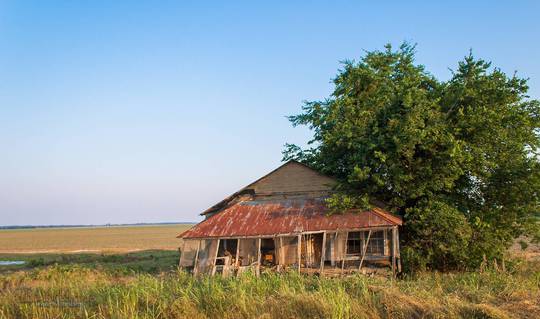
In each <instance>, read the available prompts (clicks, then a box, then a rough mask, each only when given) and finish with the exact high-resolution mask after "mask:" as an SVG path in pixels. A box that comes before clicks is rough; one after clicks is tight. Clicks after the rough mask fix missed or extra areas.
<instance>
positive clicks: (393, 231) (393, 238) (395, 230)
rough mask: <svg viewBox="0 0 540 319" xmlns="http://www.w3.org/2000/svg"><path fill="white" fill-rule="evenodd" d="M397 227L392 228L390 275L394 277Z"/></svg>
mask: <svg viewBox="0 0 540 319" xmlns="http://www.w3.org/2000/svg"><path fill="white" fill-rule="evenodd" d="M396 234H397V226H394V227H392V274H393V275H394V276H395V275H396V252H397V247H396V243H397V237H396Z"/></svg>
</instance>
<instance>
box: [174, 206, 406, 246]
mask: <svg viewBox="0 0 540 319" xmlns="http://www.w3.org/2000/svg"><path fill="white" fill-rule="evenodd" d="M327 212H328V208H327V207H326V205H325V203H324V200H321V199H286V200H252V201H244V202H239V203H236V204H234V205H232V206H230V207H228V208H226V209H224V210H223V211H221V212H219V213H217V214H215V215H214V216H211V217H210V218H208V219H206V220H204V221H202V222H201V223H199V224H197V225H196V226H194V227H193V228H191V229H189V230H187V231H185V232H184V233H182V234H180V235H179V236H178V237H180V238H211V237H246V236H261V235H262V236H273V235H279V234H293V233H301V232H314V231H323V230H326V231H331V230H339V229H358V228H370V227H391V226H396V225H401V218H399V217H397V216H395V215H392V214H390V213H388V212H386V211H384V210H382V209H379V208H374V209H372V210H368V211H362V212H347V213H341V214H332V215H330V216H327V215H326V213H327Z"/></svg>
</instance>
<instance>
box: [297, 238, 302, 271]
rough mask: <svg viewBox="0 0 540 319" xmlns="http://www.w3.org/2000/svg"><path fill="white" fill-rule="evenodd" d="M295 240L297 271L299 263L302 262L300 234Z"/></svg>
mask: <svg viewBox="0 0 540 319" xmlns="http://www.w3.org/2000/svg"><path fill="white" fill-rule="evenodd" d="M297 241H298V243H297V247H296V253H297V257H298V272H300V264H301V263H302V234H299V235H298V240H297Z"/></svg>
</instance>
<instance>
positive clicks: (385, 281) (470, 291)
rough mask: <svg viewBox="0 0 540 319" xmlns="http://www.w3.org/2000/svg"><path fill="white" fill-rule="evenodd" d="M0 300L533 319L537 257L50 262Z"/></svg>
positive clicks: (76, 311) (153, 313) (33, 304)
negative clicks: (247, 269) (382, 264)
mask: <svg viewBox="0 0 540 319" xmlns="http://www.w3.org/2000/svg"><path fill="white" fill-rule="evenodd" d="M0 300H1V302H0V318H190V319H195V318H515V317H523V318H527V317H528V318H534V317H537V316H540V263H539V262H521V263H517V264H515V265H513V267H512V269H511V270H509V271H506V272H502V271H495V270H487V271H484V272H482V273H479V272H466V273H447V274H441V273H421V274H417V275H415V276H413V277H406V278H401V279H393V278H380V277H365V276H362V275H357V276H351V277H347V278H319V277H317V276H304V275H299V274H297V273H295V272H291V273H287V274H273V273H269V274H263V275H262V276H261V277H255V276H254V275H252V274H250V273H246V274H244V275H242V276H240V277H238V278H220V277H206V276H203V277H199V278H194V277H193V276H191V275H189V274H186V273H185V272H183V271H178V270H177V271H172V272H161V273H158V274H151V273H147V272H144V271H143V272H141V271H136V270H129V269H128V270H126V269H123V270H122V269H120V268H110V267H103V266H102V265H100V264H98V265H95V266H92V267H88V266H87V265H51V266H46V267H41V268H36V269H33V270H29V271H17V272H13V273H10V274H5V275H3V276H0Z"/></svg>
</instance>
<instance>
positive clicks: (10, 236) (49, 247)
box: [0, 224, 192, 253]
mask: <svg viewBox="0 0 540 319" xmlns="http://www.w3.org/2000/svg"><path fill="white" fill-rule="evenodd" d="M191 226H192V225H191V224H173V225H151V226H119V227H116V226H115V227H83V228H69V227H67V228H34V229H8V230H0V253H59V252H129V251H137V250H149V249H162V250H174V249H177V248H178V246H179V240H178V239H177V238H176V236H177V235H178V234H179V233H181V232H182V231H184V230H186V229H188V228H189V227H191Z"/></svg>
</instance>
